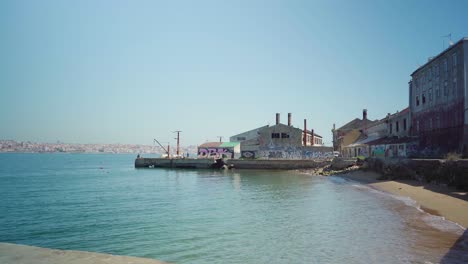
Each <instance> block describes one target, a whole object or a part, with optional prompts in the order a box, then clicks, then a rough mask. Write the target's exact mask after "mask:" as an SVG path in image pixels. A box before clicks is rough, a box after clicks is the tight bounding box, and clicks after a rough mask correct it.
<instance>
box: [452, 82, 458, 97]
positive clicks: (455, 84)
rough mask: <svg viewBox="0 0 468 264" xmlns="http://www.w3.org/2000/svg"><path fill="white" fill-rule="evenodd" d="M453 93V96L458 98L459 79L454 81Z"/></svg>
mask: <svg viewBox="0 0 468 264" xmlns="http://www.w3.org/2000/svg"><path fill="white" fill-rule="evenodd" d="M452 91H453V96H456V95H457V78H454V79H453V85H452Z"/></svg>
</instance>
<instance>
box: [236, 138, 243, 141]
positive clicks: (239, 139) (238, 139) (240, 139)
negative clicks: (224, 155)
mask: <svg viewBox="0 0 468 264" xmlns="http://www.w3.org/2000/svg"><path fill="white" fill-rule="evenodd" d="M242 140H245V137H237V141H242Z"/></svg>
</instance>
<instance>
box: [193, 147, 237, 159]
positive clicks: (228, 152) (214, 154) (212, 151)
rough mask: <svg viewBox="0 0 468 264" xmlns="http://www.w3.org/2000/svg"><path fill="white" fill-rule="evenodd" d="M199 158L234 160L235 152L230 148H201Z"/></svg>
mask: <svg viewBox="0 0 468 264" xmlns="http://www.w3.org/2000/svg"><path fill="white" fill-rule="evenodd" d="M198 158H200V159H207V158H215V159H220V158H234V150H232V149H228V148H199V149H198Z"/></svg>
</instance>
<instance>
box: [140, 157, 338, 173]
mask: <svg viewBox="0 0 468 264" xmlns="http://www.w3.org/2000/svg"><path fill="white" fill-rule="evenodd" d="M213 164H214V161H213V160H212V159H156V158H139V159H136V160H135V168H148V167H155V168H190V169H210V168H213ZM225 164H226V165H227V166H228V167H229V166H233V168H234V169H267V170H268V169H272V170H294V169H310V168H317V167H321V166H326V165H329V164H330V161H326V160H317V161H314V160H285V159H278V160H273V159H269V160H240V159H230V160H226V161H225Z"/></svg>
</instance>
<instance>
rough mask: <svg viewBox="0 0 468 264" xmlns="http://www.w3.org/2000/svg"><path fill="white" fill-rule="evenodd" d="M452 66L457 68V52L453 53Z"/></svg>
mask: <svg viewBox="0 0 468 264" xmlns="http://www.w3.org/2000/svg"><path fill="white" fill-rule="evenodd" d="M452 67H453V68H454V69H456V68H457V53H454V54H453V55H452Z"/></svg>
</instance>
